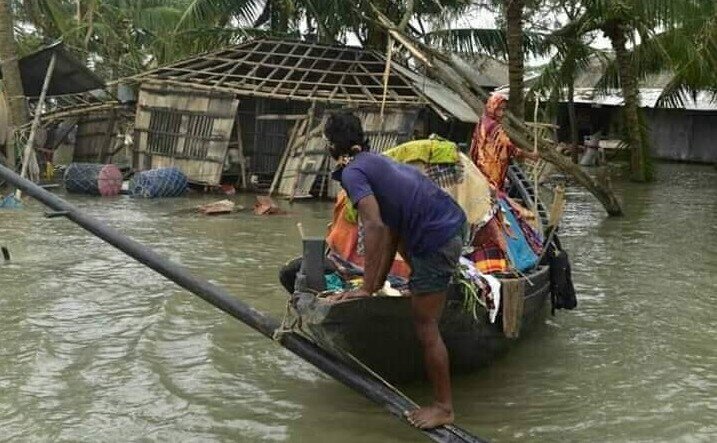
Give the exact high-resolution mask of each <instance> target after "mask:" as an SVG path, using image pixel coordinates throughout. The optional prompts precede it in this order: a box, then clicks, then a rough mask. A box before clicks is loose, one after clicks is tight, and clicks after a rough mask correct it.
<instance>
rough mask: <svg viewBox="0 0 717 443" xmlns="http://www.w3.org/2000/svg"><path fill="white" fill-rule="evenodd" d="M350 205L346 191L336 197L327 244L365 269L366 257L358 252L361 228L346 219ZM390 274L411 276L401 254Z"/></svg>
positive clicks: (341, 255)
mask: <svg viewBox="0 0 717 443" xmlns="http://www.w3.org/2000/svg"><path fill="white" fill-rule="evenodd" d="M348 203H349V199H348V196H347V194H346V191H344V190H341V191H340V192H339V193H338V195H337V196H336V204H335V205H334V212H333V222H332V223H331V225H330V226H329V232H328V235H327V236H326V244H327V245H328V246H329V249H331V251H332V252H334V253H336V254H338V255H339V256H340V257H341V258H343V259H344V260H347V261H349V262H351V263H353V264H355V265H357V266H359V267H361V268H363V267H364V265H365V262H364V256H363V255H361V254H359V252H358V242H359V239H358V238H359V234H358V230H359V227H358V224H357V223H352V222H350V221H348V219H347V217H346V211H347V210H348V207H349V205H348ZM389 273H390V274H391V275H396V276H398V277H403V278H408V276H409V275H410V274H411V268H410V267H409V266H408V263H406V262H405V261H404V260H403V258H402V257H401V256H400V255H399V254H396V257H395V258H394V260H393V264H392V266H391V270H390V271H389Z"/></svg>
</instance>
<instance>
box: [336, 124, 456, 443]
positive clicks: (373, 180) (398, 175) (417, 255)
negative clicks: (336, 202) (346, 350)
mask: <svg viewBox="0 0 717 443" xmlns="http://www.w3.org/2000/svg"><path fill="white" fill-rule="evenodd" d="M324 135H325V137H326V138H327V140H328V149H329V152H330V154H331V156H332V157H333V158H334V159H336V160H337V161H338V162H339V165H340V166H339V168H338V169H337V170H336V171H334V173H333V175H332V177H333V178H334V179H335V180H338V181H340V183H341V186H342V187H343V188H344V189H345V190H346V191H347V193H348V195H349V198H350V199H351V202H352V203H353V205H354V206H355V207H356V208H357V210H358V213H359V218H360V219H361V221H362V223H363V226H364V230H365V239H364V254H365V269H364V280H363V285H362V286H361V288H359V289H355V290H351V291H347V292H343V293H338V294H335V295H333V296H331V297H329V298H330V300H332V301H343V300H350V299H356V298H360V297H368V296H370V295H371V294H373V293H374V292H376V291H378V290H379V289H380V288H382V287H383V285H384V281H385V279H386V276H387V275H388V272H389V268H390V266H391V263H392V262H393V258H394V255H395V253H396V251H400V252H401V255H402V256H403V258H404V259H406V261H407V262H408V265H409V266H410V268H411V274H410V277H409V289H410V292H411V308H412V316H413V321H414V325H415V328H416V335H417V337H418V339H419V342H420V344H421V346H422V349H423V354H424V361H425V364H426V372H427V375H428V378H429V380H430V381H431V384H432V385H433V391H434V396H435V400H434V403H433V404H432V405H431V406H426V407H421V408H418V409H416V410H414V411H411V412H409V413H408V419H409V421H410V422H411V423H412V424H413V425H414V426H416V427H419V428H423V429H428V428H433V427H436V426H440V425H443V424H447V423H451V422H453V403H452V397H451V384H450V375H449V362H448V353H447V351H446V347H445V344H444V343H443V339H442V338H441V334H440V331H439V329H438V322H439V320H440V317H441V312H442V311H443V307H444V304H445V301H446V291H447V289H448V286H449V283H450V281H451V278H452V276H453V274H454V272H455V271H456V268H457V266H458V261H459V259H460V256H461V252H462V248H463V242H464V231H465V225H466V216H465V214H464V212H463V210H462V209H461V208H460V207H459V206H458V204H457V203H456V202H455V201H454V200H453V199H452V198H451V197H450V196H449V195H448V194H447V193H446V192H444V191H443V190H441V189H440V188H439V187H438V186H437V185H436V184H435V183H434V182H432V181H431V180H430V179H428V178H427V177H425V176H424V175H423V174H421V173H420V172H419V171H418V170H417V169H416V168H413V167H411V166H408V165H405V164H400V163H397V162H395V161H393V160H391V159H389V158H387V157H386V156H383V155H379V154H375V153H371V152H369V147H368V141H367V140H366V138H365V137H364V132H363V128H362V127H361V121H360V120H359V119H358V117H356V116H355V115H353V114H351V113H338V114H333V115H331V116H329V118H328V119H327V121H326V124H325V126H324Z"/></svg>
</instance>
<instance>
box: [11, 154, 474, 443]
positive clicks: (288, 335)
mask: <svg viewBox="0 0 717 443" xmlns="http://www.w3.org/2000/svg"><path fill="white" fill-rule="evenodd" d="M0 177H2V178H5V179H6V180H7V181H8V183H11V184H13V185H14V186H16V187H17V188H18V189H22V190H23V191H25V192H26V193H27V194H28V195H30V196H31V197H34V198H36V199H37V200H39V201H40V202H42V203H43V204H45V205H46V206H48V207H50V208H51V209H53V210H55V211H57V212H56V214H58V215H62V216H64V217H67V218H68V219H69V220H71V221H73V222H75V223H76V224H78V225H79V226H81V227H82V228H84V229H86V230H87V231H89V232H90V233H92V234H93V235H95V236H97V237H99V238H101V239H102V240H104V241H106V242H107V243H109V244H110V245H112V246H114V247H115V248H117V249H119V250H120V251H122V252H124V253H125V254H127V255H129V256H130V257H132V258H134V259H135V260H137V261H139V262H140V263H142V264H144V265H145V266H147V267H149V268H152V269H153V270H155V271H157V272H158V273H160V274H162V275H163V276H165V277H167V278H168V279H169V280H172V281H173V282H174V283H176V284H178V285H179V286H181V287H183V288H184V289H187V290H188V291H190V292H192V293H193V294H194V295H196V296H198V297H200V298H202V299H203V300H205V301H206V302H208V303H211V304H212V305H214V306H215V307H217V308H219V309H221V310H222V311H224V312H226V313H227V314H229V315H231V316H232V317H234V318H236V319H238V320H240V321H241V322H243V323H244V324H246V325H248V326H249V327H251V328H253V329H255V330H256V331H258V332H260V333H261V334H263V335H264V336H266V337H268V338H274V334H275V333H276V331H277V330H278V328H279V327H280V323H279V322H278V321H277V320H275V319H273V318H271V317H269V316H267V315H266V314H264V313H263V312H261V311H258V310H256V309H254V308H253V307H251V306H250V305H248V304H247V303H245V302H243V301H241V300H240V299H239V298H237V297H235V296H233V295H231V294H229V293H228V292H227V291H226V290H225V289H223V288H221V287H219V286H217V285H215V284H213V283H210V282H209V281H207V280H204V279H201V278H198V277H195V276H193V275H192V274H191V273H190V272H189V271H188V270H187V269H185V268H184V267H182V266H180V265H178V264H177V263H174V262H172V261H171V260H168V259H166V258H164V257H162V256H161V255H159V254H157V253H156V252H154V251H153V250H151V249H150V248H148V247H146V246H144V245H142V244H140V243H139V242H137V241H135V240H132V239H131V238H129V237H126V236H125V235H123V234H121V233H120V232H119V231H117V230H116V229H114V228H111V227H110V226H107V225H105V224H103V223H102V222H100V221H99V220H97V219H95V218H93V217H90V216H89V215H86V214H84V213H83V212H82V211H80V210H79V209H77V208H76V207H74V206H73V205H71V204H69V203H68V202H66V201H64V200H63V199H61V198H59V197H57V196H56V195H54V194H52V193H50V192H48V191H46V190H45V189H42V188H41V187H40V186H38V185H36V184H35V183H33V182H31V181H30V180H27V179H25V178H23V177H20V176H19V175H17V174H16V173H14V172H13V171H12V170H10V169H8V168H6V167H4V166H2V165H0ZM276 341H277V342H278V343H279V344H280V345H281V346H283V347H285V348H286V349H288V350H290V351H291V352H293V353H294V354H296V355H298V356H299V357H301V358H303V359H304V360H306V361H308V362H309V363H311V364H313V365H314V366H316V367H317V368H319V369H320V370H322V371H323V372H324V373H326V374H327V375H329V376H331V377H333V378H335V379H336V380H338V381H339V382H341V383H343V384H344V385H346V386H348V387H350V388H351V389H353V390H355V391H357V392H359V393H360V394H362V395H364V396H365V397H366V398H368V399H369V400H371V401H373V402H375V403H377V404H379V405H381V406H383V407H384V408H385V409H386V410H388V411H389V412H390V413H391V414H392V415H394V416H395V417H396V418H398V419H400V420H401V421H402V422H404V423H406V424H409V423H408V421H407V420H406V417H405V415H404V413H405V411H407V410H410V409H412V408H414V407H415V406H414V405H413V402H411V401H410V400H409V399H408V398H407V397H405V396H402V395H399V394H398V393H397V392H395V391H394V390H393V389H391V388H390V387H389V386H387V385H386V384H384V383H383V382H382V381H380V380H378V379H377V378H376V377H375V376H374V375H372V374H369V373H368V372H367V371H362V370H358V369H355V368H353V367H351V366H349V365H347V364H346V363H345V362H343V361H342V360H339V359H338V358H337V357H336V356H334V355H333V354H331V353H329V352H328V351H326V350H324V349H322V348H320V347H319V346H317V345H316V344H315V343H313V342H311V341H309V340H307V339H306V338H304V337H303V336H301V335H299V334H296V333H295V332H285V333H283V334H280V335H279V337H278V338H277V340H276ZM421 432H423V434H424V436H426V437H428V438H430V439H431V440H433V441H436V442H484V441H485V440H482V439H481V438H479V437H476V436H473V435H472V434H470V433H469V432H467V431H465V430H463V429H461V428H459V427H457V426H453V425H451V426H441V427H438V428H434V429H429V430H421Z"/></svg>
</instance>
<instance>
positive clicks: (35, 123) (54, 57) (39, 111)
mask: <svg viewBox="0 0 717 443" xmlns="http://www.w3.org/2000/svg"><path fill="white" fill-rule="evenodd" d="M56 60H57V55H56V54H55V53H54V52H53V53H52V57H51V58H50V64H49V65H48V66H47V72H46V73H45V81H44V83H43V84H42V92H40V99H39V100H38V102H37V106H36V107H35V117H34V118H33V120H32V127H30V137H29V138H28V139H27V145H25V152H23V155H22V169H21V172H20V177H23V178H24V177H26V176H27V168H28V163H30V156H31V155H32V154H33V148H32V145H33V143H35V134H36V133H37V127H38V126H39V125H40V114H42V107H43V105H44V104H45V95H46V94H47V89H48V88H49V87H50V79H52V73H53V71H54V70H55V61H56ZM21 194H22V191H21V190H20V189H18V190H17V191H16V192H15V198H16V199H18V200H19V199H20V195H21Z"/></svg>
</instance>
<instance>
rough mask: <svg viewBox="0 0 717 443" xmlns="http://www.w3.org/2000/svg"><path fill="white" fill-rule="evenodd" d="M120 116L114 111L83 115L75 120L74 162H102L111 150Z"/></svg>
mask: <svg viewBox="0 0 717 443" xmlns="http://www.w3.org/2000/svg"><path fill="white" fill-rule="evenodd" d="M120 118H121V116H119V115H118V113H117V112H116V111H113V110H110V111H101V112H93V113H90V114H86V115H83V116H82V117H80V118H79V119H78V120H77V135H76V136H75V137H76V138H75V140H76V141H75V150H74V154H73V156H72V160H73V161H74V162H82V163H104V162H105V161H106V160H107V157H108V156H110V155H111V153H112V151H113V142H114V140H115V135H116V134H117V127H118V125H119V123H120V122H119V119H120Z"/></svg>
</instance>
